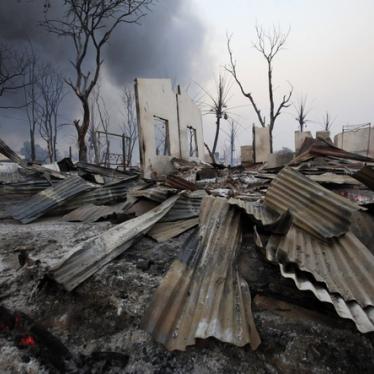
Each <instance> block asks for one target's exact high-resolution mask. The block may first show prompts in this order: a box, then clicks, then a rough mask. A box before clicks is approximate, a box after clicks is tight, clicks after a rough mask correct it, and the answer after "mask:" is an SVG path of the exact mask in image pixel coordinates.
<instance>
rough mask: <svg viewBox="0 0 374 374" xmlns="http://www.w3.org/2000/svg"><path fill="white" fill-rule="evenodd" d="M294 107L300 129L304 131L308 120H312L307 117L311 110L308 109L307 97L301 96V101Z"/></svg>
mask: <svg viewBox="0 0 374 374" xmlns="http://www.w3.org/2000/svg"><path fill="white" fill-rule="evenodd" d="M294 107H295V111H296V115H297V117H296V118H295V119H296V121H297V122H298V124H299V130H300V131H301V132H303V131H304V129H305V127H306V124H307V122H310V121H309V120H308V119H307V116H308V114H309V113H310V110H309V109H307V97H306V96H304V97H301V98H300V100H299V103H298V104H297V105H294Z"/></svg>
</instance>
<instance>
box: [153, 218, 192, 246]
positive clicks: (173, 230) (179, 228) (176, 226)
mask: <svg viewBox="0 0 374 374" xmlns="http://www.w3.org/2000/svg"><path fill="white" fill-rule="evenodd" d="M198 224H199V218H190V219H186V220H181V221H177V222H160V223H156V224H155V225H154V226H153V227H152V229H151V231H149V232H148V234H147V235H148V236H150V237H151V238H152V239H154V240H156V241H157V242H159V243H161V242H164V241H166V240H169V239H172V238H175V237H176V236H178V235H180V234H182V233H183V232H185V231H187V230H189V229H192V227H195V226H196V225H198Z"/></svg>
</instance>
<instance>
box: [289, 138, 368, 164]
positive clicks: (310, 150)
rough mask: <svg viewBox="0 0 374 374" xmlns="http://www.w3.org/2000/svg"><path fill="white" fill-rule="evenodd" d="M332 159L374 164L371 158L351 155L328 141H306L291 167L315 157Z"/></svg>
mask: <svg viewBox="0 0 374 374" xmlns="http://www.w3.org/2000/svg"><path fill="white" fill-rule="evenodd" d="M318 156H320V157H332V158H337V159H348V160H356V161H364V162H365V161H369V162H373V161H374V159H372V158H370V157H365V156H362V155H359V154H357V153H351V152H347V151H344V150H343V149H341V148H338V147H336V146H335V145H333V144H332V143H330V142H329V141H327V140H326V139H322V138H318V139H310V138H307V139H305V141H304V143H303V144H302V146H301V149H300V151H299V154H298V155H297V156H296V158H294V159H293V160H292V161H291V163H290V165H297V164H299V163H300V162H303V161H306V160H308V159H310V158H314V157H318Z"/></svg>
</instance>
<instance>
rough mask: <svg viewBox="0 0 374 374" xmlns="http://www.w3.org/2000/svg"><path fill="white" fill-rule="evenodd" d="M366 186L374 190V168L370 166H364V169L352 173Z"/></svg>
mask: <svg viewBox="0 0 374 374" xmlns="http://www.w3.org/2000/svg"><path fill="white" fill-rule="evenodd" d="M352 177H353V178H356V179H357V180H359V181H360V182H361V183H363V184H364V185H365V186H368V187H369V188H370V189H371V190H373V191H374V169H373V168H372V167H370V166H364V167H363V168H362V169H360V170H359V171H357V172H356V173H354V174H353V175H352Z"/></svg>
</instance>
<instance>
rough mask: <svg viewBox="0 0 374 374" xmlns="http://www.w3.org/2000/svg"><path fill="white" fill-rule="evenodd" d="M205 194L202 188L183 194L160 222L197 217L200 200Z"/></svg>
mask: <svg viewBox="0 0 374 374" xmlns="http://www.w3.org/2000/svg"><path fill="white" fill-rule="evenodd" d="M206 195H207V193H206V192H205V191H203V190H197V191H194V192H190V193H188V194H183V195H182V196H181V197H180V198H179V199H178V201H177V202H176V203H175V205H174V206H173V208H172V209H170V212H169V213H168V214H167V215H166V216H165V217H164V218H163V219H162V220H161V222H172V221H179V220H182V219H188V218H193V217H198V216H199V214H200V206H201V202H202V200H203V197H204V196H206Z"/></svg>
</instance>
